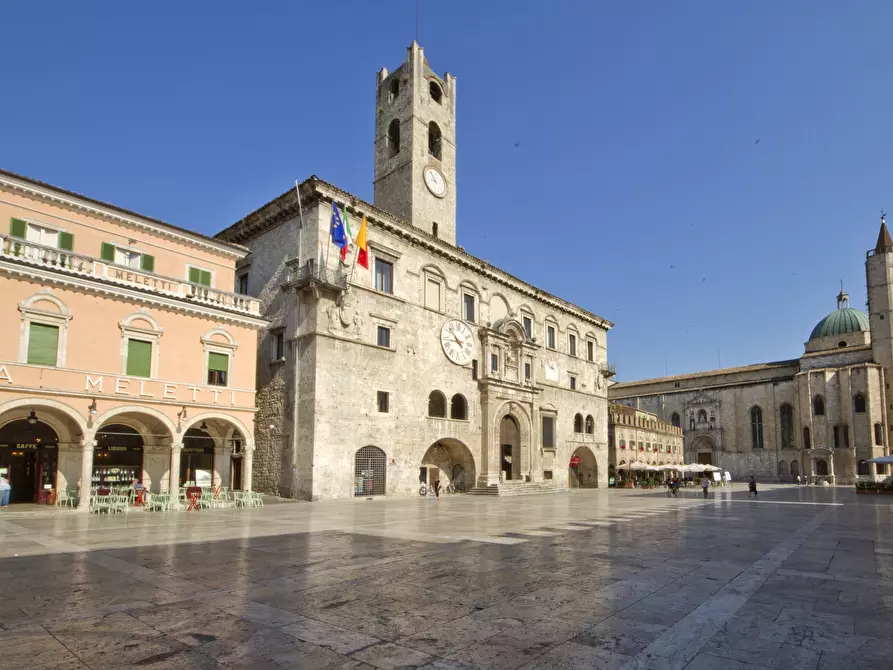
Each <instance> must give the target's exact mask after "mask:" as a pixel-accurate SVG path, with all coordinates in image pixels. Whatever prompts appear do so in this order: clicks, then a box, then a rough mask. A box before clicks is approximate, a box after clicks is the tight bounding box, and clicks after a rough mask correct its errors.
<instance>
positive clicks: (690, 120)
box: [0, 0, 893, 380]
mask: <svg viewBox="0 0 893 670" xmlns="http://www.w3.org/2000/svg"><path fill="white" fill-rule="evenodd" d="M136 5H137V3H122V2H89V1H85V2H79V3H74V2H61V0H59V1H57V2H39V1H36V0H35V1H32V2H27V3H26V2H16V3H12V2H6V3H3V4H2V6H0V24H2V25H3V26H4V31H3V33H4V35H3V50H4V53H5V54H6V56H5V63H6V64H5V67H4V69H3V83H2V90H3V96H2V97H3V101H2V104H0V166H2V167H4V168H6V169H9V170H13V171H16V172H20V173H23V174H25V175H29V176H32V177H35V178H38V179H42V180H45V181H48V182H50V183H53V184H57V185H60V186H63V187H66V188H70V189H73V190H75V191H78V192H81V193H84V194H87V195H90V196H92V197H96V198H100V199H104V200H108V201H110V202H113V203H115V204H118V205H121V206H123V207H128V208H131V209H135V210H136V211H139V212H143V213H145V214H148V215H151V216H155V217H159V218H162V219H164V220H167V221H170V222H171V223H174V224H177V225H180V226H186V227H190V228H193V229H195V230H198V231H201V232H204V233H208V234H213V233H215V232H217V231H218V230H220V229H221V228H223V227H224V226H226V225H228V224H229V223H231V222H233V221H235V220H236V219H238V218H240V217H241V216H242V215H244V214H245V213H247V212H249V211H251V210H252V209H254V208H256V207H257V206H259V205H261V204H263V203H264V202H266V201H267V200H269V199H270V198H272V197H274V196H276V195H278V194H280V193H281V192H283V191H284V190H286V189H287V188H288V187H289V185H290V183H292V180H293V179H294V178H295V177H302V178H303V177H307V176H309V175H310V174H317V175H319V176H320V177H322V178H324V179H326V180H328V181H331V182H333V183H335V184H338V185H339V186H341V187H342V188H344V189H346V190H348V191H351V192H353V193H356V194H357V195H359V196H361V197H363V198H365V199H368V200H371V199H372V149H373V146H372V142H373V121H374V111H375V110H374V95H375V88H374V84H375V73H376V71H377V70H378V69H379V68H380V67H382V66H386V67H388V68H390V69H393V68H395V67H397V66H398V65H399V64H400V63H401V62H402V60H403V58H404V55H405V48H406V46H407V45H408V44H409V43H410V42H411V41H412V39H413V37H414V32H415V18H414V2H413V1H412V0H389V1H388V2H370V1H369V0H351V1H336V2H329V3H318V2H312V3H311V2H280V3H274V2H262V3H261V2H259V3H245V2H239V3H236V2H225V1H218V2H215V3H193V2H190V3H184V2H176V3H174V2H152V3H139V6H136ZM671 5H672V6H671ZM421 15H422V20H421V40H420V41H421V43H422V45H423V46H424V47H425V51H426V55H427V57H428V60H429V62H430V64H431V66H432V67H433V68H434V69H435V70H436V71H438V72H440V73H443V72H445V71H450V72H452V73H453V74H454V75H455V76H457V77H458V95H457V103H458V123H457V131H458V156H459V158H458V160H459V165H458V181H459V183H458V197H459V214H458V216H459V221H458V237H459V243H460V244H462V245H463V246H464V247H465V248H466V249H467V250H468V251H470V252H471V253H473V254H475V255H477V256H480V257H481V258H484V259H486V260H488V261H489V262H490V263H492V264H494V265H497V266H499V267H501V268H503V269H505V270H507V271H509V272H511V273H512V274H514V275H516V276H519V277H522V278H524V279H525V280H527V281H530V282H531V283H533V284H535V285H537V286H539V287H541V288H544V289H546V290H548V291H551V292H553V293H555V294H557V295H559V296H561V297H563V298H566V299H568V300H570V301H572V302H575V303H577V304H579V305H581V306H583V307H585V308H587V309H590V310H592V311H594V312H596V313H597V314H600V315H602V316H604V317H606V318H608V319H610V320H612V321H614V322H615V323H616V327H615V329H614V330H613V331H612V332H611V334H610V335H609V358H610V360H611V361H612V362H614V363H616V364H617V367H618V379H620V380H630V379H636V378H643V377H651V376H658V375H663V374H664V372H665V369H666V370H667V371H669V373H670V374H674V373H681V372H690V371H696V370H702V369H709V368H714V367H716V366H717V358H718V357H717V349H719V351H720V356H721V361H722V365H723V366H731V365H743V364H747V363H756V362H762V361H767V360H778V359H784V358H789V357H791V358H792V357H796V356H798V355H799V354H800V353H802V345H803V342H804V340H805V339H806V338H807V337H808V335H809V331H810V330H811V328H812V326H813V325H814V324H815V323H816V322H817V321H818V320H819V319H820V318H821V317H823V316H824V315H825V314H826V313H827V312H829V311H831V310H832V309H833V308H834V296H835V294H836V293H837V291H838V290H839V282H840V280H841V279H843V281H844V285H845V287H846V289H847V290H848V291H849V293H850V295H851V296H852V298H853V303H854V305H855V306H859V307H863V308H864V303H865V272H864V257H865V251H866V250H867V249H868V248H870V247H872V246H873V245H874V242H875V239H876V236H877V231H878V215H879V210H880V208H881V207H884V206H886V207H888V208H890V209H891V210H893V179H891V176H893V175H891V167H890V163H891V157H890V156H889V154H890V149H891V144H893V143H891V140H893V95H891V82H893V76H891V75H893V67H891V65H893V62H891V61H893V56H891V54H893V44H891V28H893V25H891V19H893V3H890V2H882V1H875V2H871V1H869V0H865V1H862V2H855V3H840V2H829V1H826V0H821V1H818V0H817V1H806V0H804V1H802V2H794V1H790V2H788V1H781V0H780V1H777V2H774V1H770V0H762V1H755V2H734V3H733V2H717V1H716V0H701V1H699V2H693V1H691V2H686V1H679V2H673V3H668V2H658V1H657V0H653V1H651V2H631V1H624V2H618V1H616V0H615V1H614V2H610V3H607V2H595V1H588V0H579V1H573V2H572V1H549V2H524V1H522V0H502V1H499V2H497V1H491V0H488V1H487V2H479V1H476V2H475V1H472V0H462V1H455V2H437V3H435V2H431V1H429V0H422V2H421ZM758 139H759V143H756V141H757V140H758ZM516 144H517V145H518V146H515V145H516ZM665 366H666V367H665Z"/></svg>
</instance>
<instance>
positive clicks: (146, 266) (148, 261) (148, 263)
mask: <svg viewBox="0 0 893 670" xmlns="http://www.w3.org/2000/svg"><path fill="white" fill-rule="evenodd" d="M140 267H141V268H142V269H143V270H145V271H146V272H155V256H150V255H149V254H143V255H142V256H141V257H140Z"/></svg>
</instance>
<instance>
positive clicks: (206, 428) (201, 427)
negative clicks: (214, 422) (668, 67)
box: [198, 421, 208, 430]
mask: <svg viewBox="0 0 893 670" xmlns="http://www.w3.org/2000/svg"><path fill="white" fill-rule="evenodd" d="M198 429H199V430H208V424H207V423H205V422H204V421H202V425H201V426H199V427H198Z"/></svg>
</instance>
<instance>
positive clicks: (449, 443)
mask: <svg viewBox="0 0 893 670" xmlns="http://www.w3.org/2000/svg"><path fill="white" fill-rule="evenodd" d="M476 477H477V467H476V466H475V462H474V456H473V455H472V453H471V450H469V448H468V447H467V446H465V443H464V442H462V441H460V440H457V439H455V438H449V437H448V438H443V439H440V440H438V441H437V442H435V443H434V444H432V445H431V446H430V447H428V449H427V451H425V455H424V456H422V461H421V465H420V467H419V480H420V481H423V482H424V483H425V484H428V485H431V484H433V483H434V482H435V481H436V480H438V479H439V480H440V484H441V486H443V487H446V486H447V485H448V484H450V483H458V484H462V486H463V487H465V488H466V489H468V488H471V487H472V486H474V483H475V481H476Z"/></svg>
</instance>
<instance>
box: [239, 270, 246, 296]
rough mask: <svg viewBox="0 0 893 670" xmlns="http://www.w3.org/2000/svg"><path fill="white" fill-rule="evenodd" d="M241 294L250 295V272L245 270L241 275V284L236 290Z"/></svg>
mask: <svg viewBox="0 0 893 670" xmlns="http://www.w3.org/2000/svg"><path fill="white" fill-rule="evenodd" d="M236 292H237V293H238V294H239V295H248V273H247V272H244V273H242V274H240V275H239V286H238V289H237V291H236Z"/></svg>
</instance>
